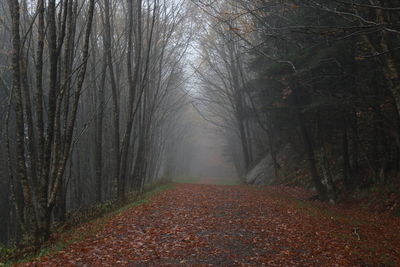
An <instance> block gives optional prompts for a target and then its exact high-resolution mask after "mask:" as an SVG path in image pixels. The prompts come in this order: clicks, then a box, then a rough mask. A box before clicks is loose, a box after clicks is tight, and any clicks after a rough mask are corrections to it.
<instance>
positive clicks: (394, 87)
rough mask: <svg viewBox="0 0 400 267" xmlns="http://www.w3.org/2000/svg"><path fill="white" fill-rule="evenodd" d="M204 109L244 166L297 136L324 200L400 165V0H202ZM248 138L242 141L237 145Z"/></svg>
mask: <svg viewBox="0 0 400 267" xmlns="http://www.w3.org/2000/svg"><path fill="white" fill-rule="evenodd" d="M193 3H194V4H195V5H196V6H197V8H199V9H200V10H201V11H203V14H204V18H205V19H204V26H203V34H202V35H201V38H200V39H199V41H198V46H197V49H198V50H199V53H200V62H199V63H198V64H197V65H196V66H195V68H196V70H197V73H198V75H197V76H198V79H199V81H200V84H202V88H203V89H202V92H203V93H202V95H201V96H200V97H199V98H198V100H197V102H198V104H197V105H198V106H199V109H200V107H201V106H202V107H203V110H202V112H203V113H204V114H205V115H207V116H206V117H208V118H209V120H210V121H212V122H213V123H214V124H216V125H218V126H220V127H221V129H223V131H224V132H225V135H226V137H227V140H228V143H229V144H240V146H237V145H236V146H233V145H229V146H228V148H229V147H230V148H233V149H231V154H232V155H234V157H233V159H234V160H233V161H234V162H236V164H235V165H237V166H238V169H239V170H241V172H242V173H245V172H246V170H248V169H249V167H251V166H252V164H254V163H255V162H256V160H257V159H258V158H260V156H262V155H263V154H264V153H266V152H268V153H270V154H271V157H272V159H273V162H274V168H275V175H276V176H277V177H278V178H282V177H281V176H283V174H284V172H285V169H286V168H287V166H286V165H285V162H284V161H282V160H280V156H279V155H280V153H282V151H284V149H285V147H287V146H288V145H290V147H291V148H292V150H291V151H295V152H297V154H298V155H300V158H301V159H303V160H304V161H305V162H307V169H308V173H309V177H310V180H311V181H312V184H313V186H314V187H315V189H316V191H317V192H318V195H319V198H320V199H322V200H330V201H336V200H337V198H338V197H339V196H340V194H341V193H342V192H343V191H346V190H347V191H352V190H354V189H356V188H360V187H361V188H362V187H366V186H369V185H371V184H375V183H387V182H388V181H393V180H396V179H398V178H396V177H398V175H399V172H400V165H399V163H400V142H399V140H400V139H399V138H400V111H399V110H400V50H399V48H400V3H399V2H398V1H395V0H385V1H383V0H370V1H361V0H353V1H349V0H313V1H300V0H257V1H248V0H225V1H212V0H193ZM238 148H239V149H238Z"/></svg>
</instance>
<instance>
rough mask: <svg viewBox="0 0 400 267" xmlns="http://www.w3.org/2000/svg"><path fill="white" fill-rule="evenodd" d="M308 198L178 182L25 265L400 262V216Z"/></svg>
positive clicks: (279, 190)
mask: <svg viewBox="0 0 400 267" xmlns="http://www.w3.org/2000/svg"><path fill="white" fill-rule="evenodd" d="M307 197H309V193H308V192H307V191H303V190H301V189H292V188H283V187H265V188H256V187H251V186H223V185H199V184H180V185H177V186H176V187H175V188H174V189H171V190H168V191H164V192H162V193H159V194H157V195H156V196H155V197H153V199H152V201H150V202H148V203H145V204H143V205H140V206H136V207H132V208H129V209H127V210H125V211H124V212H122V213H119V214H118V215H116V216H114V217H112V218H111V219H109V220H108V221H107V222H106V223H105V224H104V227H102V228H101V229H98V230H96V231H94V233H93V234H90V235H88V236H87V237H86V238H84V239H83V240H80V241H76V242H74V243H72V244H69V245H68V246H66V247H65V248H64V249H63V250H62V251H59V252H57V253H55V254H52V255H49V256H45V257H42V258H39V259H37V260H35V261H34V262H31V263H25V264H23V266H213V265H216V266H400V220H399V219H397V218H393V217H388V216H387V217H386V216H384V215H379V214H368V213H361V212H359V211H358V210H357V209H356V207H352V208H348V209H346V208H343V207H340V206H331V205H328V204H322V203H315V202H308V201H305V200H304V199H306V198H307ZM89 225H90V224H89ZM90 227H91V226H86V227H82V228H80V231H85V229H86V231H90V229H88V228H90Z"/></svg>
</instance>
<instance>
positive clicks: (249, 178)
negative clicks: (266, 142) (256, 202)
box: [246, 154, 275, 185]
mask: <svg viewBox="0 0 400 267" xmlns="http://www.w3.org/2000/svg"><path fill="white" fill-rule="evenodd" d="M274 180H275V170H274V164H273V162H272V157H271V154H267V155H266V156H264V157H263V158H261V159H260V160H259V161H258V163H256V164H255V165H254V166H253V167H251V168H250V170H249V171H248V172H247V174H246V183H247V184H254V185H269V184H271V183H272V182H273V181H274Z"/></svg>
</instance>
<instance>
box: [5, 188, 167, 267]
mask: <svg viewBox="0 0 400 267" xmlns="http://www.w3.org/2000/svg"><path fill="white" fill-rule="evenodd" d="M174 187H175V184H174V183H172V182H169V183H166V184H161V185H158V184H157V185H156V186H154V185H150V186H148V187H147V188H145V190H144V192H145V193H143V194H141V195H139V196H135V200H134V201H130V202H129V203H128V204H126V205H124V206H122V207H120V208H117V209H114V210H111V211H109V212H107V213H105V214H103V215H101V216H100V217H98V218H94V219H92V220H90V221H91V222H93V224H92V225H91V227H89V228H87V229H85V231H83V232H82V231H78V228H79V227H80V226H81V225H83V224H84V223H82V224H81V225H77V226H76V227H74V228H72V229H69V230H67V231H62V232H60V233H58V234H59V236H58V238H57V240H56V241H53V242H52V243H51V244H47V245H45V246H43V247H42V248H41V249H40V251H39V252H37V253H35V254H32V253H30V254H29V255H24V254H23V253H21V251H18V249H14V248H7V247H1V246H0V267H3V266H12V265H13V264H17V263H25V262H29V261H32V260H33V259H35V258H37V257H44V256H49V255H52V254H55V253H57V252H59V251H61V250H63V249H64V248H65V247H67V246H68V245H70V244H72V243H75V242H79V241H82V240H84V239H86V238H88V237H90V236H93V235H94V234H95V233H97V232H98V231H100V230H101V229H102V228H103V227H104V225H105V224H106V223H107V222H108V221H109V220H110V219H111V218H113V217H115V216H116V215H118V214H121V213H123V212H124V211H126V210H128V209H131V208H134V207H137V206H140V205H143V204H146V203H148V202H149V201H150V200H151V199H152V197H154V196H155V195H157V194H159V193H161V192H163V191H167V190H172V189H173V188H174ZM16 258H19V259H16Z"/></svg>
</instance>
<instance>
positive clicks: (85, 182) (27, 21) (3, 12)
mask: <svg viewBox="0 0 400 267" xmlns="http://www.w3.org/2000/svg"><path fill="white" fill-rule="evenodd" d="M188 12H189V9H188V5H187V4H186V3H185V1H167V0H127V1H116V0H96V1H95V0H86V1H84V0H36V1H34V0H22V1H21V0H7V1H1V3H0V39H1V40H2V42H1V43H0V116H1V123H0V159H1V161H0V197H1V200H0V201H1V202H0V218H1V220H0V225H1V229H2V230H1V233H0V238H1V239H0V240H1V241H2V242H4V243H5V242H11V241H20V240H21V239H22V238H25V237H28V238H30V239H32V240H34V241H35V242H36V244H41V243H43V242H44V241H46V240H47V239H48V238H49V235H50V230H51V225H52V223H53V222H54V221H59V222H63V221H64V220H65V219H66V215H67V213H68V212H70V211H76V210H79V209H83V208H86V207H88V206H91V205H94V204H96V203H103V202H106V201H120V202H123V201H124V200H125V199H126V197H127V195H128V194H129V193H130V192H133V191H135V192H137V191H141V190H142V189H143V186H144V184H145V183H149V182H152V181H153V180H154V179H156V178H157V177H160V176H162V175H164V174H165V173H166V172H167V169H168V168H170V169H171V168H173V166H172V167H171V165H173V164H175V163H174V160H175V159H174V158H173V157H172V156H171V157H167V156H166V155H168V153H169V151H168V150H172V149H174V145H173V144H174V143H176V142H177V140H179V138H182V127H183V126H182V125H180V124H179V120H180V116H181V113H182V110H183V109H184V108H185V105H186V104H187V93H186V92H185V90H184V82H185V79H186V78H185V70H184V68H185V60H186V58H185V54H186V51H187V49H188V46H189V43H190V39H191V38H192V26H191V22H190V21H188ZM168 166H169V167H168Z"/></svg>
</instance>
